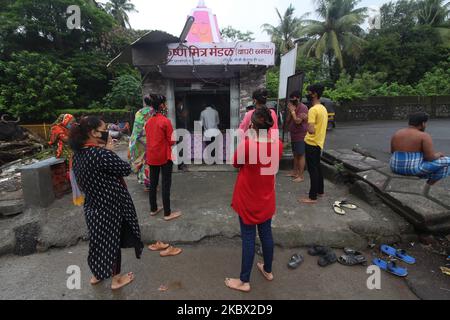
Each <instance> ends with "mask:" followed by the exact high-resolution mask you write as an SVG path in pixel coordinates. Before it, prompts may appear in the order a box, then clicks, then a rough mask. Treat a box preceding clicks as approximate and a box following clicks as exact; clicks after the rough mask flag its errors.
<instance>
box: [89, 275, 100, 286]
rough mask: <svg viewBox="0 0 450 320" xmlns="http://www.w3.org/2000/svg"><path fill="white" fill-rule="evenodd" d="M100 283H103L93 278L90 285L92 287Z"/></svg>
mask: <svg viewBox="0 0 450 320" xmlns="http://www.w3.org/2000/svg"><path fill="white" fill-rule="evenodd" d="M100 282H102V280H98V279H97V278H96V277H94V276H92V278H91V280H90V281H89V283H90V284H91V285H92V286H95V285H97V284H99V283H100Z"/></svg>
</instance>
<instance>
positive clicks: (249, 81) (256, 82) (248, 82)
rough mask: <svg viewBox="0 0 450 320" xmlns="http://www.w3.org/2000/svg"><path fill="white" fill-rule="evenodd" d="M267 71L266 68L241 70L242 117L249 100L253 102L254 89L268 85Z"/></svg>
mask: <svg viewBox="0 0 450 320" xmlns="http://www.w3.org/2000/svg"><path fill="white" fill-rule="evenodd" d="M266 72H267V70H266V69H265V68H261V69H256V68H255V69H250V70H246V71H241V74H240V83H241V86H240V91H241V94H240V95H241V103H240V106H241V109H240V113H241V118H242V117H243V116H244V114H245V112H246V108H247V105H248V103H249V102H252V101H253V99H252V95H253V91H255V90H257V89H260V88H265V87H266Z"/></svg>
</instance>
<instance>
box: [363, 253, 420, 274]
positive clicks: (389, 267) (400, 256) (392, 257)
mask: <svg viewBox="0 0 450 320" xmlns="http://www.w3.org/2000/svg"><path fill="white" fill-rule="evenodd" d="M381 252H382V253H384V254H385V255H387V256H388V257H389V258H388V260H387V261H385V260H382V259H380V258H376V259H374V260H373V261H372V263H373V264H374V265H376V266H378V267H379V268H380V269H381V270H384V271H386V272H389V273H392V274H393V275H396V276H398V277H406V276H407V275H408V269H406V268H402V267H399V266H398V265H397V261H398V260H401V261H403V262H405V263H407V264H415V263H416V259H415V258H413V257H411V256H410V255H408V254H407V252H406V251H405V250H400V249H395V248H392V247H390V246H387V245H382V246H381Z"/></svg>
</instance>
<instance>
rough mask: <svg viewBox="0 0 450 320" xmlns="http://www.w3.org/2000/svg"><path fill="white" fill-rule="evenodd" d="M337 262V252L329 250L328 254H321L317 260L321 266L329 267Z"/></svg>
mask: <svg viewBox="0 0 450 320" xmlns="http://www.w3.org/2000/svg"><path fill="white" fill-rule="evenodd" d="M336 262H337V257H336V254H335V253H334V252H333V251H329V252H327V254H325V255H323V256H321V257H320V258H319V261H318V262H317V263H318V264H319V266H321V267H327V266H329V265H332V264H333V263H336Z"/></svg>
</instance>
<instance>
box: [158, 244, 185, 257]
mask: <svg viewBox="0 0 450 320" xmlns="http://www.w3.org/2000/svg"><path fill="white" fill-rule="evenodd" d="M182 252H183V250H181V249H180V248H174V247H169V248H167V249H166V250H164V251H161V252H160V253H159V255H160V256H161V257H163V258H164V257H174V256H177V255H179V254H181V253H182Z"/></svg>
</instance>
